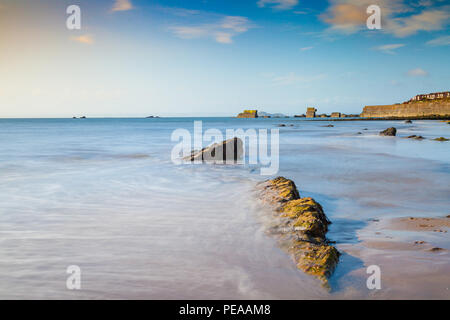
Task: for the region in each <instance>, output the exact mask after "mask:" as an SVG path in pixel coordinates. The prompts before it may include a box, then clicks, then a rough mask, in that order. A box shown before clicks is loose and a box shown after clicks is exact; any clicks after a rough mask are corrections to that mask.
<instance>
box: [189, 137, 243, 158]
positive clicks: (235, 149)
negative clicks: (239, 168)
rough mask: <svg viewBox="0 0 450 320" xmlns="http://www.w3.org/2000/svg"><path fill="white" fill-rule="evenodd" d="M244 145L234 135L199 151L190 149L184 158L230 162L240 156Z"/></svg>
mask: <svg viewBox="0 0 450 320" xmlns="http://www.w3.org/2000/svg"><path fill="white" fill-rule="evenodd" d="M243 153H244V147H243V143H242V140H241V139H239V138H237V137H235V138H232V139H228V140H225V141H222V142H220V143H215V144H213V145H210V146H209V147H206V148H203V149H202V150H200V151H192V153H191V155H190V156H189V157H185V158H184V160H189V161H196V160H197V161H210V162H230V161H237V160H238V159H240V158H242V155H243Z"/></svg>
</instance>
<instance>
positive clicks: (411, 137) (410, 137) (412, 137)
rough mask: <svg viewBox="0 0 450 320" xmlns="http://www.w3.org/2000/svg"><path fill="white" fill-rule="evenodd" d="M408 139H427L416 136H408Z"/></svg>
mask: <svg viewBox="0 0 450 320" xmlns="http://www.w3.org/2000/svg"><path fill="white" fill-rule="evenodd" d="M406 138H407V139H416V140H423V139H425V138H424V137H422V136H416V135H415V134H413V135H412V136H408V137H406Z"/></svg>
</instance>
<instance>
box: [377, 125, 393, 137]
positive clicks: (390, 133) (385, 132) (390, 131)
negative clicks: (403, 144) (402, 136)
mask: <svg viewBox="0 0 450 320" xmlns="http://www.w3.org/2000/svg"><path fill="white" fill-rule="evenodd" d="M396 134H397V129H395V128H394V127H392V128H387V129H386V130H383V131H381V132H380V136H392V137H393V136H395V135H396Z"/></svg>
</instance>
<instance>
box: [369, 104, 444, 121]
mask: <svg viewBox="0 0 450 320" xmlns="http://www.w3.org/2000/svg"><path fill="white" fill-rule="evenodd" d="M429 116H439V117H450V101H430V102H413V103H407V104H393V105H381V106H366V107H364V109H363V112H362V113H361V117H366V118H378V117H429Z"/></svg>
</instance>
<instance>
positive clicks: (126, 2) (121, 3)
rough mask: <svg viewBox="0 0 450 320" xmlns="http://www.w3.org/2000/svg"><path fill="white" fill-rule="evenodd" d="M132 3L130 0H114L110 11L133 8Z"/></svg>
mask: <svg viewBox="0 0 450 320" xmlns="http://www.w3.org/2000/svg"><path fill="white" fill-rule="evenodd" d="M133 8H134V7H133V4H132V3H131V1H130V0H115V1H114V5H113V7H112V8H111V11H113V12H116V11H128V10H131V9H133Z"/></svg>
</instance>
